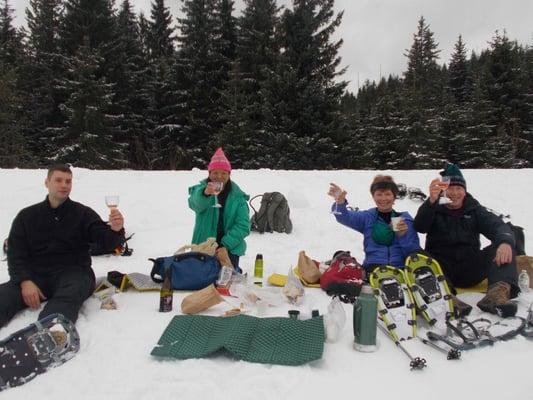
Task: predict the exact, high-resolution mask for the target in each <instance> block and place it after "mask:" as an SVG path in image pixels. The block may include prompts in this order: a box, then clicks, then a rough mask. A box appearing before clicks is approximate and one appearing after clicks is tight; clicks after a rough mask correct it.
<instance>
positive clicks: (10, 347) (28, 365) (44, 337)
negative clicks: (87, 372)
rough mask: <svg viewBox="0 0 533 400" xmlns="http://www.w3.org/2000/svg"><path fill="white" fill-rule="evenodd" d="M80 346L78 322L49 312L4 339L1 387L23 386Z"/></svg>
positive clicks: (0, 357)
mask: <svg viewBox="0 0 533 400" xmlns="http://www.w3.org/2000/svg"><path fill="white" fill-rule="evenodd" d="M79 348H80V338H79V336H78V332H77V331H76V328H75V327H74V324H72V322H70V321H69V320H68V319H66V318H65V317H64V316H63V315H61V314H52V315H49V316H47V317H45V318H43V319H41V320H39V321H37V322H35V323H33V324H31V325H29V326H28V327H26V328H24V329H21V330H19V331H17V332H15V333H13V334H12V335H10V336H9V337H7V338H6V339H4V340H2V341H0V391H2V390H4V389H7V388H10V387H14V386H20V385H23V384H24V383H26V382H28V381H30V380H32V379H33V378H35V377H36V376H37V375H39V374H43V373H45V372H46V371H47V370H49V369H50V368H53V367H56V366H58V365H61V364H63V363H65V362H66V361H68V360H70V359H71V358H72V357H74V356H75V354H76V353H77V352H78V350H79Z"/></svg>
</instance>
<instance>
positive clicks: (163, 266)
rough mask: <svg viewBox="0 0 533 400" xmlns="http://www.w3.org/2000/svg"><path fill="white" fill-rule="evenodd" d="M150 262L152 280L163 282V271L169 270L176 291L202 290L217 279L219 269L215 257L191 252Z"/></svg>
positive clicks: (218, 263)
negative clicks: (152, 264) (151, 263)
mask: <svg viewBox="0 0 533 400" xmlns="http://www.w3.org/2000/svg"><path fill="white" fill-rule="evenodd" d="M150 260H151V261H152V262H153V263H154V266H153V267H152V272H151V273H150V276H151V277H152V280H153V281H154V282H157V283H161V282H163V279H164V277H165V271H166V270H167V268H170V270H171V282H172V288H173V289H177V290H197V289H203V288H205V287H206V286H209V285H210V284H212V283H214V282H215V281H216V280H217V279H218V275H219V272H220V268H221V267H220V262H219V261H218V259H217V258H216V257H213V256H210V255H208V254H205V253H197V252H193V251H191V252H188V253H182V254H177V255H174V256H170V257H159V258H156V259H153V258H151V259H150Z"/></svg>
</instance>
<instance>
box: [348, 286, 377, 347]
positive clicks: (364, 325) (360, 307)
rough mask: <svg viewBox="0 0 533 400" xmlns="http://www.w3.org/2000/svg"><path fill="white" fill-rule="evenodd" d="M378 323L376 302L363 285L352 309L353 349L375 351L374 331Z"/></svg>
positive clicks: (369, 289) (371, 292)
mask: <svg viewBox="0 0 533 400" xmlns="http://www.w3.org/2000/svg"><path fill="white" fill-rule="evenodd" d="M377 322H378V300H377V299H376V296H375V295H374V291H373V289H372V288H371V287H370V286H369V285H363V287H362V289H361V293H360V294H359V297H358V298H357V300H356V301H355V303H354V308H353V333H354V348H355V349H356V350H358V351H363V352H372V351H375V350H376V349H377V346H376V330H377Z"/></svg>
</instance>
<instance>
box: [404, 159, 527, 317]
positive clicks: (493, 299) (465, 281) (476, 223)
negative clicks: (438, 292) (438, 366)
mask: <svg viewBox="0 0 533 400" xmlns="http://www.w3.org/2000/svg"><path fill="white" fill-rule="evenodd" d="M440 174H441V175H442V176H448V177H450V186H449V187H448V189H447V191H446V194H447V197H448V198H449V199H450V200H451V202H450V203H448V204H439V197H440V196H441V192H442V190H441V189H442V188H441V186H439V184H440V180H439V179H438V178H437V179H434V180H432V181H431V183H430V185H429V197H428V199H427V200H426V201H425V202H424V203H423V204H422V205H421V206H420V208H419V209H418V212H417V214H416V217H415V223H414V226H415V229H416V230H417V231H418V232H420V233H425V234H426V246H425V249H426V251H427V252H428V253H430V254H431V255H432V256H433V257H435V259H436V260H437V261H438V262H439V263H440V265H441V267H442V270H443V272H444V275H445V276H446V279H447V280H448V282H449V283H450V284H451V285H452V286H457V287H470V286H474V285H476V284H478V283H480V282H481V281H483V280H484V279H485V278H488V284H489V289H488V291H487V294H486V295H485V297H483V299H481V300H480V301H479V302H478V303H477V306H478V307H479V308H480V309H481V310H483V311H487V312H490V313H494V314H499V315H502V316H512V315H514V314H515V313H516V305H514V304H513V303H511V302H509V300H510V299H511V298H513V297H515V296H516V295H517V294H518V291H519V289H518V286H517V271H516V260H515V249H514V247H515V239H514V235H513V232H512V230H511V228H510V227H509V226H508V225H506V224H505V223H504V222H503V221H502V220H501V219H500V218H498V217H497V216H496V215H494V214H492V213H491V212H489V211H487V209H486V208H485V207H483V206H482V205H481V204H479V202H478V201H477V200H476V199H475V198H474V197H472V195H471V194H470V193H468V192H467V190H466V181H465V179H464V177H463V174H462V173H461V171H460V170H459V168H458V167H457V166H456V165H454V164H449V165H448V166H447V167H446V169H445V170H444V171H442V172H440ZM480 234H482V235H483V236H485V237H486V238H488V239H489V240H490V241H491V242H492V243H491V245H490V246H488V247H485V248H484V249H481V242H480ZM460 303H461V304H459V305H458V306H459V308H462V307H463V306H465V307H466V308H465V309H464V310H458V311H459V314H462V315H467V314H468V313H469V312H470V310H471V309H472V307H471V306H469V305H467V304H465V303H463V302H460Z"/></svg>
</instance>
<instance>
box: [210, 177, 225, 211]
mask: <svg viewBox="0 0 533 400" xmlns="http://www.w3.org/2000/svg"><path fill="white" fill-rule="evenodd" d="M211 184H212V186H213V190H214V191H215V204H214V205H213V207H215V208H220V207H222V205H220V203H219V202H218V195H219V194H220V192H221V191H222V188H223V187H224V182H211Z"/></svg>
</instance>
